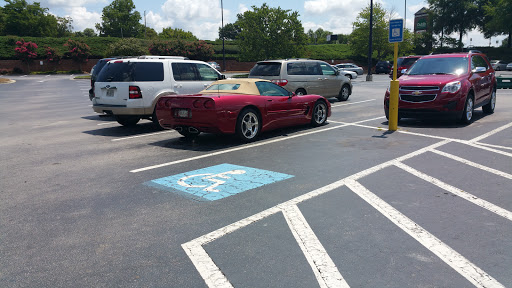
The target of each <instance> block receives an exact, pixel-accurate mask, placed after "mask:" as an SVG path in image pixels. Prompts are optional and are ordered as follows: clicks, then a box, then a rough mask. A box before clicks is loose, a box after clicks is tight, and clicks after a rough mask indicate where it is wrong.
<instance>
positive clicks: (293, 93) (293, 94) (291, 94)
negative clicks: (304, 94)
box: [288, 92, 297, 98]
mask: <svg viewBox="0 0 512 288" xmlns="http://www.w3.org/2000/svg"><path fill="white" fill-rule="evenodd" d="M294 96H297V95H296V94H295V92H290V96H289V97H288V98H292V97H294Z"/></svg>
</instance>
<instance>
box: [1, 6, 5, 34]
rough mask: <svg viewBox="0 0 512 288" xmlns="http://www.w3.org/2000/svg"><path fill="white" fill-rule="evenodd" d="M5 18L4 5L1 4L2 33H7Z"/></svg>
mask: <svg viewBox="0 0 512 288" xmlns="http://www.w3.org/2000/svg"><path fill="white" fill-rule="evenodd" d="M5 19H6V17H5V13H4V7H1V6H0V35H5Z"/></svg>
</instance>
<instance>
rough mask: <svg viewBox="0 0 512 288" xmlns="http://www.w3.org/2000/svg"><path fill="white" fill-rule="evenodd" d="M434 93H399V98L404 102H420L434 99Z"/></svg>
mask: <svg viewBox="0 0 512 288" xmlns="http://www.w3.org/2000/svg"><path fill="white" fill-rule="evenodd" d="M436 96H437V95H436V94H422V95H418V96H415V95H410V94H405V95H404V94H400V100H402V101H405V102H413V103H420V102H429V101H434V99H436Z"/></svg>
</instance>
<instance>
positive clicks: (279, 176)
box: [144, 164, 293, 201]
mask: <svg viewBox="0 0 512 288" xmlns="http://www.w3.org/2000/svg"><path fill="white" fill-rule="evenodd" d="M291 177H293V176H292V175H287V174H283V173H277V172H272V171H267V170H261V169H256V168H250V167H244V166H238V165H232V164H220V165H216V166H212V167H208V168H204V169H199V170H194V171H190V172H186V173H182V174H177V175H174V176H168V177H164V178H159V179H155V180H151V181H149V182H146V183H144V184H146V185H148V186H151V187H156V188H159V189H162V190H165V191H170V192H174V193H178V194H181V195H184V196H187V197H190V198H193V199H195V200H199V201H214V200H219V199H222V198H225V197H228V196H231V195H235V194H238V193H241V192H244V191H247V190H250V189H254V188H257V187H260V186H263V185H267V184H271V183H274V182H278V181H281V180H285V179H288V178H291Z"/></svg>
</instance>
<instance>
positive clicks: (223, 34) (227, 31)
mask: <svg viewBox="0 0 512 288" xmlns="http://www.w3.org/2000/svg"><path fill="white" fill-rule="evenodd" d="M238 34H240V26H238V25H237V24H236V23H228V24H226V25H224V28H222V27H219V39H221V40H222V38H224V39H226V40H235V39H236V38H237V37H238Z"/></svg>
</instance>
